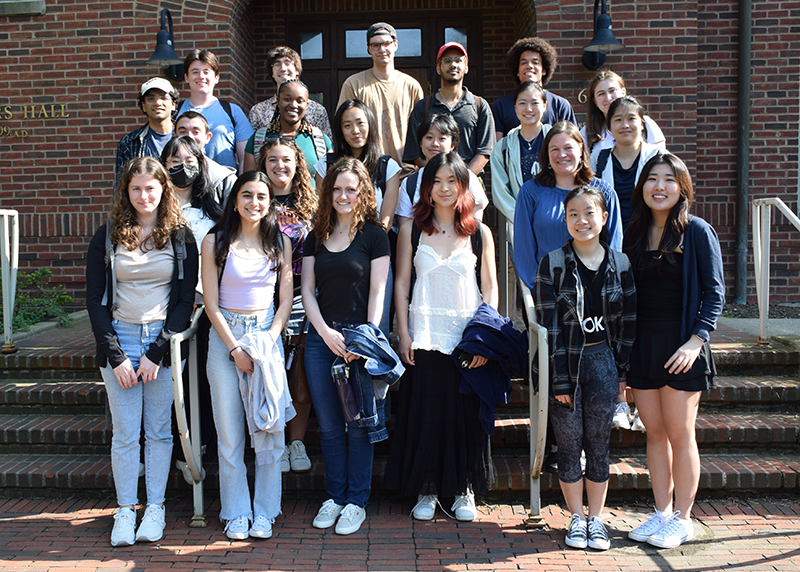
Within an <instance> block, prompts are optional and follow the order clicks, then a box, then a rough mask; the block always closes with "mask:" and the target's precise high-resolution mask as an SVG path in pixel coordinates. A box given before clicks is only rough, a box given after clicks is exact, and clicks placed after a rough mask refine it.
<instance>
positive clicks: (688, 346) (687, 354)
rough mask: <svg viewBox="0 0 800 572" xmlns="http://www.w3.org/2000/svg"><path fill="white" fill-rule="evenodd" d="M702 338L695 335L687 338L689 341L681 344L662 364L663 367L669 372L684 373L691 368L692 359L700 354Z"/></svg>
mask: <svg viewBox="0 0 800 572" xmlns="http://www.w3.org/2000/svg"><path fill="white" fill-rule="evenodd" d="M703 343H704V342H703V340H701V339H700V338H698V337H697V336H695V335H692V337H691V338H689V341H688V342H686V343H685V344H683V345H682V346H681V347H679V348H678V350H677V351H676V352H675V353H674V354H672V357H670V358H669V360H667V363H665V364H664V369H667V370H669V372H670V373H673V374H678V373H686V372H687V371H689V370H690V369H692V365H694V360H696V359H697V356H699V355H700V349H701V348H702V347H703Z"/></svg>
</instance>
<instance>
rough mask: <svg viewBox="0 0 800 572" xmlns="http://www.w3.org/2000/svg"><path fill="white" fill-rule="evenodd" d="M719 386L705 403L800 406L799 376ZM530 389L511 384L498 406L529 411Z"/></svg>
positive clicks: (720, 380) (734, 380) (735, 379)
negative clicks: (509, 389)
mask: <svg viewBox="0 0 800 572" xmlns="http://www.w3.org/2000/svg"><path fill="white" fill-rule="evenodd" d="M716 383H717V387H716V388H715V389H712V390H710V391H704V392H703V395H702V396H701V403H703V404H708V405H712V404H729V403H749V404H767V403H775V404H784V405H785V404H789V403H792V404H795V405H800V379H799V378H797V377H796V376H778V375H769V376H768V375H764V376H763V377H762V376H744V375H730V376H727V375H724V376H718V377H717V378H716ZM528 396H529V394H528V386H527V385H524V384H522V383H518V382H512V384H511V397H510V399H509V402H508V404H506V405H498V406H497V410H498V411H503V410H504V409H507V410H522V409H525V410H526V411H527V407H528V403H529V397H528Z"/></svg>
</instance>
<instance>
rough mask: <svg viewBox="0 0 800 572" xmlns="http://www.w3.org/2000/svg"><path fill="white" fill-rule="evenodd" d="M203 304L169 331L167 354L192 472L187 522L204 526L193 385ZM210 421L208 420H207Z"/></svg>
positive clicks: (196, 396)
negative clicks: (185, 350) (185, 348)
mask: <svg viewBox="0 0 800 572" xmlns="http://www.w3.org/2000/svg"><path fill="white" fill-rule="evenodd" d="M202 315H203V307H202V306H200V307H198V308H197V309H196V310H195V311H194V314H193V315H192V320H191V322H190V323H189V327H188V328H187V329H185V330H184V331H182V332H179V333H177V334H175V335H173V336H172V337H171V338H170V340H169V344H170V356H171V358H172V393H173V397H174V400H175V403H174V404H175V417H176V419H177V421H178V433H179V434H180V436H181V447H182V448H183V458H184V459H186V465H187V466H188V468H189V472H190V473H191V475H192V481H194V482H193V484H192V497H193V504H194V516H192V521H191V522H190V523H189V526H191V527H196V528H205V527H206V526H207V525H208V521H207V519H206V515H205V512H204V510H205V509H204V506H203V479H204V478H205V473H204V471H203V462H202V450H201V443H200V440H201V439H200V394H199V392H198V386H197V335H196V334H197V326H198V323H199V321H200V316H202ZM184 340H189V355H188V356H187V358H186V362H187V363H186V367H188V368H189V410H190V411H191V417H192V427H191V431H190V430H189V425H188V423H187V421H186V404H185V402H184V397H185V396H184V393H183V368H182V367H181V361H182V356H181V342H183V341H184ZM207 422H209V423H210V422H212V421H210V420H209V421H207Z"/></svg>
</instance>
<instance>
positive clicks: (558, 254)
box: [547, 248, 566, 296]
mask: <svg viewBox="0 0 800 572" xmlns="http://www.w3.org/2000/svg"><path fill="white" fill-rule="evenodd" d="M547 258H548V261H549V262H550V277H551V278H552V279H553V288H554V289H555V291H556V296H558V293H559V292H560V291H561V285H562V284H563V283H564V273H565V272H566V268H565V267H564V251H563V250H562V249H561V248H559V249H557V250H554V251H553V252H551V253H550V254H548V255H547ZM556 273H557V274H558V276H556Z"/></svg>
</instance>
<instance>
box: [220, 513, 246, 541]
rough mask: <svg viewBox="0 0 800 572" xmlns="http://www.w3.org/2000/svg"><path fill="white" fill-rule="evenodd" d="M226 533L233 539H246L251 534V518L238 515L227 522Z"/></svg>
mask: <svg viewBox="0 0 800 572" xmlns="http://www.w3.org/2000/svg"><path fill="white" fill-rule="evenodd" d="M225 535H226V536H227V537H228V538H230V539H231V540H244V539H245V538H247V537H248V536H249V535H250V519H249V518H247V516H244V515H243V516H237V517H236V518H234V519H232V520H229V521H228V522H227V523H226V524H225Z"/></svg>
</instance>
